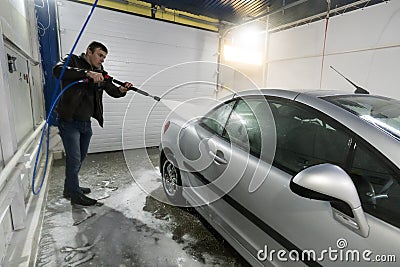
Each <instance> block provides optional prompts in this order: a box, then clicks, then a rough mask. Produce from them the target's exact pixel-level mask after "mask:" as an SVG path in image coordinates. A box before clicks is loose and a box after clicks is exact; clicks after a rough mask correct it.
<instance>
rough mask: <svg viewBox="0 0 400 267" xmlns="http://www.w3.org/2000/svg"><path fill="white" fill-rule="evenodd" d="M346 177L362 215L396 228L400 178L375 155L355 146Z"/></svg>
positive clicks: (398, 216) (399, 199)
mask: <svg viewBox="0 0 400 267" xmlns="http://www.w3.org/2000/svg"><path fill="white" fill-rule="evenodd" d="M350 176H351V178H352V180H353V182H354V184H355V186H356V188H357V191H358V194H359V196H360V199H361V202H362V206H363V209H364V211H366V212H368V213H370V214H371V215H374V216H376V217H378V218H380V219H382V220H384V221H387V222H389V223H391V224H393V225H395V226H397V227H400V207H399V203H400V185H399V178H400V177H399V176H398V175H396V173H395V172H394V171H393V168H390V167H389V165H388V163H385V160H384V159H382V157H379V156H378V153H377V152H372V151H371V149H367V148H366V147H365V146H363V145H362V144H359V145H357V147H356V149H355V153H354V160H353V164H352V166H351V168H350Z"/></svg>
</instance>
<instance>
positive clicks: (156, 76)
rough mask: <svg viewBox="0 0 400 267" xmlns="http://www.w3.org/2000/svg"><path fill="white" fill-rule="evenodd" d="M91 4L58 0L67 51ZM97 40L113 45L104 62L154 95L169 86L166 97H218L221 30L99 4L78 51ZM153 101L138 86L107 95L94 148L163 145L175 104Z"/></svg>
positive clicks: (63, 46) (95, 131)
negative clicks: (120, 95) (165, 124)
mask: <svg viewBox="0 0 400 267" xmlns="http://www.w3.org/2000/svg"><path fill="white" fill-rule="evenodd" d="M90 8H91V7H90V6H88V5H85V4H81V3H75V2H69V1H59V2H58V14H59V30H60V42H61V52H62V54H63V55H65V54H67V53H68V52H69V51H70V49H71V47H72V45H73V43H74V41H75V38H76V36H77V35H78V33H79V30H80V28H81V26H82V24H83V22H84V20H85V18H86V16H87V14H88V12H89V10H90ZM92 40H97V41H100V42H103V43H104V44H105V45H106V46H107V47H108V50H109V53H108V56H107V59H106V62H105V64H104V67H105V69H106V70H107V71H108V72H109V74H110V75H111V76H113V77H114V78H116V79H118V80H122V81H131V82H133V83H134V85H135V86H136V87H139V88H141V89H143V90H145V91H148V92H149V93H150V94H152V95H160V96H161V95H163V94H165V93H166V92H168V93H166V95H165V98H166V99H170V100H177V101H185V100H187V99H191V98H193V97H214V96H213V94H214V89H215V86H214V85H213V84H214V83H215V81H216V69H217V68H216V64H215V63H216V62H217V49H218V35H217V33H214V32H209V31H205V30H200V29H196V28H191V27H185V26H181V25H177V24H173V23H167V22H162V21H157V20H153V19H149V18H144V17H139V16H134V15H130V14H126V13H122V12H118V11H114V10H109V9H105V8H99V7H98V8H96V10H95V12H94V14H93V16H92V19H91V21H90V23H89V24H88V27H87V28H86V31H85V33H84V35H83V36H82V38H81V40H80V43H79V44H78V46H77V48H76V50H75V54H79V53H81V52H84V51H85V49H86V46H87V45H88V44H89V43H90V42H91V41H92ZM200 61H201V62H200ZM154 104H155V101H154V100H152V99H151V98H148V97H144V96H141V95H138V94H134V93H133V92H129V93H128V96H127V97H125V98H122V99H121V98H120V99H114V98H111V97H109V96H108V95H105V96H104V117H105V123H104V128H103V129H101V128H100V127H99V126H98V125H97V122H95V121H93V122H92V125H93V139H92V142H91V146H90V149H89V152H101V151H111V150H120V149H122V148H123V147H124V148H125V149H126V148H139V147H144V146H155V145H158V144H159V142H160V129H161V126H162V123H163V121H164V119H165V117H166V116H167V114H168V113H169V112H170V107H167V106H166V105H164V104H163V103H161V102H160V103H158V104H157V105H156V106H154ZM128 107H129V108H128ZM123 127H125V130H123V129H122V128H123ZM122 133H124V137H123V140H124V142H123V144H122ZM145 136H146V138H145Z"/></svg>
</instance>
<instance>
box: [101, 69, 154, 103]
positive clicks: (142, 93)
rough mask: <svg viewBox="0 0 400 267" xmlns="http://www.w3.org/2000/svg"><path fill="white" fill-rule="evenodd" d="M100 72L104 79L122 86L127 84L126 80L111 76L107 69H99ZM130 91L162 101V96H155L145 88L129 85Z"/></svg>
mask: <svg viewBox="0 0 400 267" xmlns="http://www.w3.org/2000/svg"><path fill="white" fill-rule="evenodd" d="M99 72H100V73H101V74H103V77H104V81H111V82H113V83H116V84H118V85H121V86H125V84H126V82H121V81H118V80H116V79H114V78H113V77H111V76H110V75H108V73H107V72H106V71H104V70H102V71H99ZM128 91H135V92H137V93H139V94H141V95H144V96H148V97H151V98H153V99H154V100H156V101H160V100H161V98H160V97H158V96H153V95H151V94H149V93H147V92H145V91H143V90H140V89H139V88H136V87H134V86H131V87H129V88H128Z"/></svg>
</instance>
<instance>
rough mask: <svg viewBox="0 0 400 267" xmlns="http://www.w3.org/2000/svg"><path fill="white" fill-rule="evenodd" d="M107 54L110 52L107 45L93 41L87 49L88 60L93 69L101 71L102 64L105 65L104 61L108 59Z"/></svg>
mask: <svg viewBox="0 0 400 267" xmlns="http://www.w3.org/2000/svg"><path fill="white" fill-rule="evenodd" d="M107 53H108V50H107V47H106V46H105V45H103V44H102V43H99V42H96V41H93V42H91V43H90V44H89V46H88V47H87V49H86V59H87V60H88V62H89V63H90V65H92V67H93V68H95V69H99V68H101V64H103V62H104V60H105V59H106V56H107Z"/></svg>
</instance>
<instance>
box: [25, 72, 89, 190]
mask: <svg viewBox="0 0 400 267" xmlns="http://www.w3.org/2000/svg"><path fill="white" fill-rule="evenodd" d="M83 82H86V81H85V80H84V79H82V80H79V81H75V82H72V83H70V84H68V85H67V86H66V87H65V88H64V89H63V90H62V91H61V93H60V94H58V96H57V98H56V99H55V101H53V103H52V106H51V108H50V111H49V114H48V115H47V118H46V123H45V124H44V126H43V131H42V136H41V137H40V142H39V150H38V152H37V154H36V161H35V167H34V168H33V177H32V193H33V194H34V195H37V194H39V193H40V190H41V189H42V186H43V182H44V177H45V175H46V171H47V163H48V160H49V140H50V128H49V127H48V125H49V120H50V116H51V113H52V112H53V110H54V108H55V107H56V104H57V102H58V100H59V99H60V97H61V96H62V94H64V92H65V91H66V90H68V89H69V88H70V87H71V86H74V85H75V84H78V83H83ZM46 129H47V140H46V141H47V142H46V145H47V149H46V163H45V166H44V172H43V177H42V181H41V182H40V186H39V190H38V191H37V192H35V177H36V170H37V165H38V161H39V155H40V151H41V149H42V143H43V138H44V133H45V131H46Z"/></svg>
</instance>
